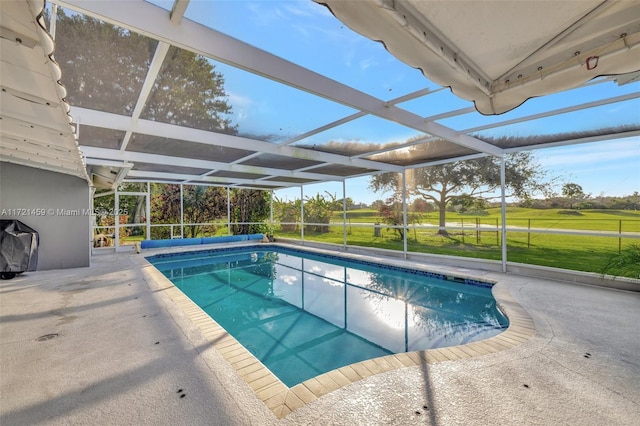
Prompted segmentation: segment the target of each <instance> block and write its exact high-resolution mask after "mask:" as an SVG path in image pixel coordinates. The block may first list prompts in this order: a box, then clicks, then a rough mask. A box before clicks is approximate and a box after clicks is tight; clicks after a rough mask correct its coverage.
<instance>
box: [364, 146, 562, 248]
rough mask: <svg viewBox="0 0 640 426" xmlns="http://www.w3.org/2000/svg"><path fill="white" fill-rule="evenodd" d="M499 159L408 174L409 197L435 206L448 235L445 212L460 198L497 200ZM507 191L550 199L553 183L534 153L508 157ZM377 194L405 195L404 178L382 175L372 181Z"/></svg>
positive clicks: (512, 194)
mask: <svg viewBox="0 0 640 426" xmlns="http://www.w3.org/2000/svg"><path fill="white" fill-rule="evenodd" d="M500 161H501V160H500V159H499V158H496V157H489V156H488V157H482V158H477V159H473V160H466V161H456V162H452V163H446V164H441V165H436V166H430V167H422V168H416V169H410V170H408V171H407V184H406V186H407V194H408V195H413V196H419V197H422V198H423V199H424V200H426V201H428V202H432V203H433V204H435V206H436V208H437V209H438V211H439V221H438V224H439V227H440V229H439V231H438V233H439V234H442V235H447V231H446V229H445V226H446V221H445V218H446V208H447V205H448V204H449V203H450V202H452V201H453V200H454V199H456V198H457V197H477V198H484V199H492V198H496V196H495V193H496V191H497V190H499V188H500ZM505 174H506V181H505V188H506V191H507V193H506V195H507V196H508V197H516V198H518V199H521V200H524V199H528V198H531V197H532V196H533V195H534V194H536V193H542V194H545V195H548V194H549V193H550V192H551V182H550V181H547V173H546V172H545V171H544V170H543V169H542V168H541V166H540V165H539V163H538V162H537V161H536V159H535V157H534V155H533V154H532V153H531V152H517V153H511V154H507V156H506V162H505ZM369 187H370V188H371V189H373V190H374V191H376V192H377V191H393V192H394V193H395V194H402V177H401V175H399V174H397V173H383V174H379V175H375V176H373V177H372V178H371V181H370V184H369Z"/></svg>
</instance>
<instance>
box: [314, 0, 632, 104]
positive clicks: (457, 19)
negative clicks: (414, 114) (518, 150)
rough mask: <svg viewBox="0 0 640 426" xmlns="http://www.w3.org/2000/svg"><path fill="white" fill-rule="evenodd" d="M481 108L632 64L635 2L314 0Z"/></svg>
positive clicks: (567, 85) (568, 85)
mask: <svg viewBox="0 0 640 426" xmlns="http://www.w3.org/2000/svg"><path fill="white" fill-rule="evenodd" d="M315 1H316V2H318V3H321V4H324V5H326V6H327V7H329V9H330V10H331V12H332V13H333V14H334V15H335V16H336V17H337V18H338V19H340V20H341V21H342V22H344V23H345V24H346V25H348V26H349V27H350V28H351V29H353V30H355V31H357V32H359V33H360V34H362V35H364V36H365V37H368V38H370V39H373V40H378V41H381V42H382V43H384V45H385V47H386V48H387V50H388V51H389V52H390V53H391V54H393V55H394V56H396V57H397V58H398V59H400V60H401V61H403V62H405V63H406V64H408V65H410V66H412V67H415V68H419V69H420V70H422V72H423V73H424V75H425V76H427V77H428V78H429V79H430V80H431V81H433V82H435V83H437V84H440V85H442V86H449V87H451V90H452V91H453V93H455V94H456V95H458V96H460V97H461V98H464V99H467V100H470V101H473V102H474V103H475V105H476V108H477V109H478V111H479V112H481V113H483V114H500V113H503V112H506V111H509V110H511V109H513V108H515V107H517V106H518V105H520V104H522V103H523V102H525V101H526V100H527V99H529V98H532V97H536V96H542V95H547V94H550V93H556V92H560V91H563V90H567V89H570V88H574V87H577V86H579V85H581V84H583V83H584V82H586V81H588V80H591V79H593V78H595V77H598V76H603V75H615V74H625V73H630V72H633V71H637V70H638V69H640V2H637V1H616V0H605V1H602V0H581V1H574V0H569V1H552V2H551V1H493V0H487V1H479V0H473V1H424V0H359V1H352V0H315Z"/></svg>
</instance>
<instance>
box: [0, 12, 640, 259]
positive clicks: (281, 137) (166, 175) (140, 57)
mask: <svg viewBox="0 0 640 426" xmlns="http://www.w3.org/2000/svg"><path fill="white" fill-rule="evenodd" d="M1 7H2V29H3V33H2V43H3V44H2V67H3V68H2V76H3V77H2V80H3V82H2V85H3V90H2V123H3V125H2V150H1V151H0V154H1V159H2V161H6V162H10V163H14V164H20V165H24V166H28V167H35V168H42V169H45V170H50V171H54V172H57V173H64V174H70V175H73V176H79V177H81V178H83V179H86V180H87V182H88V185H90V186H91V187H92V191H93V192H94V197H95V200H94V206H93V207H94V208H95V209H96V214H95V215H93V217H92V218H91V220H93V223H92V226H93V236H94V237H93V240H92V246H93V247H92V248H93V249H101V248H103V247H116V248H121V247H125V248H127V247H130V245H131V244H132V243H133V242H135V241H139V240H141V239H152V238H182V237H187V236H195V235H207V236H208V235H222V234H225V235H226V234H232V233H235V232H245V231H246V232H248V231H249V228H251V231H259V232H264V233H266V234H274V235H275V236H276V238H277V237H285V238H294V239H297V240H303V241H316V240H317V241H325V242H326V241H329V240H327V238H326V237H327V234H332V235H333V239H331V240H330V241H329V242H332V243H334V244H336V243H337V244H339V245H342V246H343V247H346V246H352V245H353V246H372V247H378V248H384V249H391V250H399V251H401V252H402V253H404V254H405V255H406V253H409V252H432V250H431V249H430V243H429V237H428V236H429V235H431V234H438V233H439V231H441V232H440V233H442V231H446V232H448V233H450V234H453V233H457V235H458V236H459V237H460V238H461V239H462V243H463V245H464V244H467V243H470V244H474V245H475V246H477V247H478V248H479V250H474V251H473V252H472V253H471V254H469V251H468V250H462V251H461V253H460V254H461V255H463V256H471V257H483V258H487V259H493V260H502V262H503V265H505V264H506V262H507V259H508V251H509V250H510V249H511V248H521V247H523V246H529V247H530V246H532V245H534V244H535V242H534V243H533V244H532V241H531V236H532V235H533V234H538V235H539V234H545V233H546V234H553V235H555V236H557V238H559V239H560V240H567V239H575V244H579V245H580V244H582V245H584V246H585V247H588V245H589V244H590V243H589V241H592V239H593V238H598V239H600V238H603V239H606V241H607V244H609V243H610V245H611V249H612V250H614V251H615V250H617V249H619V248H620V247H621V246H623V245H624V244H628V243H632V242H634V241H635V242H637V241H638V240H637V238H638V237H639V236H640V231H639V230H638V229H636V228H637V226H638V225H637V224H636V223H631V224H630V223H627V222H623V220H620V222H619V223H612V225H611V229H610V230H607V231H599V232H597V233H594V232H587V231H584V230H575V229H574V230H571V229H566V230H562V231H560V232H558V231H550V230H545V226H543V225H540V226H536V224H535V223H533V224H531V223H524V222H523V223H507V221H506V220H505V219H504V215H505V199H506V197H508V196H509V195H511V194H510V192H509V191H508V189H509V186H510V184H511V186H513V185H512V184H515V182H512V181H510V173H509V170H510V169H509V164H508V161H506V159H508V158H517V157H515V156H514V157H509V156H510V155H514V154H518V153H523V152H530V151H532V150H539V149H543V148H549V147H557V146H565V145H573V144H584V143H593V142H602V141H610V140H624V141H631V143H634V142H633V141H635V142H637V141H638V138H639V136H640V117H639V114H638V111H640V101H638V96H639V95H640V92H639V91H638V87H639V83H638V79H639V78H640V71H639V69H640V61H639V60H638V58H639V57H640V53H639V50H638V49H639V46H640V20H639V19H638V16H640V4H638V3H637V2H627V1H604V2H603V1H591V0H585V1H581V2H575V1H560V2H544V3H541V2H484V1H481V2H476V1H473V2H472V1H461V2H430V1H427V2H424V1H417V0H406V1H391V0H377V1H344V0H326V1H323V0H317V1H259V2H251V1H233V2H229V1H211V2H200V1H189V0H175V1H165V0H154V1H143V0H127V1H120V2H106V1H93V2H88V1H76V0H68V1H65V0H55V1H52V2H47V3H44V2H40V1H5V2H2V6H1ZM18 40H20V41H19V42H18ZM43 57H44V58H50V59H52V60H51V61H45V63H44V64H43V61H42V58H43ZM58 81H59V82H60V83H61V84H62V86H60V85H58V84H57V82H58ZM63 86H64V87H63ZM479 159H492V160H494V161H491V162H488V163H487V164H488V165H489V166H490V167H492V168H493V169H492V170H491V172H490V174H492V176H493V177H492V179H493V180H492V182H493V183H492V184H493V185H494V186H495V188H494V197H496V198H495V199H496V200H498V201H500V200H501V201H502V218H501V219H491V220H490V221H483V220H482V219H471V218H470V219H469V220H468V221H467V222H466V223H465V221H464V220H463V221H456V222H453V223H449V222H444V223H443V222H442V221H438V220H435V221H434V222H433V223H426V222H425V221H412V220H411V213H410V212H409V208H408V205H409V203H410V202H411V201H412V200H413V199H415V188H416V182H417V176H418V175H420V174H421V173H423V172H422V171H423V170H428V169H429V168H433V167H437V166H442V165H446V164H451V163H454V162H461V161H462V162H464V161H475V160H479ZM567 161H570V159H567ZM388 173H390V174H393V176H394V178H393V179H395V183H394V184H393V186H394V188H395V199H394V201H395V202H396V203H397V204H396V206H398V208H399V209H400V210H399V213H398V214H399V217H400V218H401V220H400V222H397V223H380V221H377V222H372V223H370V222H366V221H365V222H363V221H360V220H358V219H357V218H354V217H351V216H349V215H348V212H347V201H348V200H349V199H353V200H356V201H357V200H358V196H359V194H358V193H357V191H361V190H362V189H361V187H359V186H356V185H355V184H354V182H355V181H356V180H358V179H360V180H361V179H363V178H367V177H375V176H380V175H382V174H388ZM326 183H333V185H334V186H332V187H331V188H335V185H336V184H337V185H338V188H339V189H338V191H335V190H331V191H327V190H326V188H325V187H323V185H325V184H326ZM639 186H640V185H639ZM197 188H204V189H197ZM208 188H216V189H215V190H212V189H208ZM292 188H294V191H295V195H294V196H293V199H292V200H289V198H285V197H283V196H282V195H280V196H279V194H282V192H281V191H287V190H288V191H291V189H292ZM639 189H640V188H639ZM256 191H265V193H264V195H262V196H258V198H260V200H261V201H260V206H259V208H258V207H256V206H255V205H251V206H249V204H247V203H248V202H249V201H247V200H249V199H253V198H252V197H253V196H249V195H248V194H255V193H256ZM204 193H207V194H208V195H207V196H208V197H211V198H214V199H215V200H217V201H216V202H217V204H216V206H215V208H213V207H211V205H207V204H206V203H204V204H202V203H201V201H199V200H201V199H200V198H198V197H200V195H202V194H204ZM327 193H329V194H328V195H327V197H328V198H322V197H319V195H318V194H327ZM199 194H200V195H199ZM287 194H291V192H288V193H287ZM185 195H187V201H185ZM323 196H324V195H323ZM388 196H389V195H384V194H383V193H382V192H381V195H380V197H379V198H380V199H384V198H387V197H388ZM162 197H165V198H162ZM167 197H168V198H167ZM287 197H288V196H287ZM321 198H322V199H321ZM162 200H165V201H164V203H165V204H169V205H170V207H166V206H164V207H161V204H163V202H162ZM323 200H324V201H327V202H332V203H333V205H332V208H331V212H332V214H331V217H330V218H329V219H327V220H325V219H323V220H321V221H318V222H316V221H314V219H313V218H312V217H310V216H309V214H308V212H309V210H310V209H312V208H313V206H312V204H313V202H314V201H315V202H317V203H321V202H322V201H323ZM198 203H201V204H200V205H201V206H203V207H204V208H206V209H214V210H215V214H213V213H212V214H210V215H208V216H207V215H205V216H200V217H199V216H197V215H195V214H194V215H191V214H190V212H191V211H192V210H193V209H194V208H196V207H197V206H198V205H199V204H198ZM243 203H244V204H243ZM283 203H284V204H287V203H289V204H290V205H289V204H287V206H289V207H290V210H291V209H293V211H292V214H291V215H290V216H287V218H285V216H283V215H282V214H279V213H278V212H279V210H278V209H279V208H280V209H282V208H284V207H283ZM241 206H244V208H245V210H247V212H245V214H241V213H238V210H239V209H240V210H241ZM285 207H286V206H285ZM305 209H306V210H307V212H306V213H305ZM257 210H260V215H254V216H252V215H251V214H249V212H250V211H253V212H256V211H257ZM257 217H259V219H256V218H257ZM510 235H511V236H512V237H513V238H515V239H510V238H511V237H510ZM485 245H488V246H489V248H486V247H482V246H485ZM482 252H489V254H486V253H485V254H482ZM531 261H532V262H533V263H535V262H536V261H535V259H532V260H531Z"/></svg>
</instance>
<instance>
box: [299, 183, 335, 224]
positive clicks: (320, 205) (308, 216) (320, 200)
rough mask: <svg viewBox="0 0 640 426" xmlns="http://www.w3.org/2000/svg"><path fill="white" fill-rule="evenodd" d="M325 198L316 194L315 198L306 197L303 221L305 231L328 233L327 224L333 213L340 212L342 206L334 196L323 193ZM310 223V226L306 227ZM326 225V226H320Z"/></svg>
mask: <svg viewBox="0 0 640 426" xmlns="http://www.w3.org/2000/svg"><path fill="white" fill-rule="evenodd" d="M325 193H326V194H327V197H328V199H327V198H325V197H324V196H323V195H320V194H316V196H315V197H306V198H305V200H304V221H305V226H304V229H305V231H309V232H329V231H330V229H329V222H330V221H331V216H332V215H333V212H334V211H335V210H337V209H340V210H342V204H341V203H340V201H338V200H337V199H336V196H335V194H331V193H329V192H327V191H325ZM307 223H310V224H312V225H307ZM322 224H326V225H322Z"/></svg>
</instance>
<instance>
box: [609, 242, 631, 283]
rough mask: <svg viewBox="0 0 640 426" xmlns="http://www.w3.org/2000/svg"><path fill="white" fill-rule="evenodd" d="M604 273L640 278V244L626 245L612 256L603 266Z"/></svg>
mask: <svg viewBox="0 0 640 426" xmlns="http://www.w3.org/2000/svg"><path fill="white" fill-rule="evenodd" d="M602 275H615V276H618V277H628V278H640V244H631V245H629V246H626V247H624V248H623V249H622V250H621V251H620V253H618V254H616V255H613V256H611V257H610V258H609V260H608V262H607V264H606V265H605V266H604V267H603V268H602Z"/></svg>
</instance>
